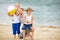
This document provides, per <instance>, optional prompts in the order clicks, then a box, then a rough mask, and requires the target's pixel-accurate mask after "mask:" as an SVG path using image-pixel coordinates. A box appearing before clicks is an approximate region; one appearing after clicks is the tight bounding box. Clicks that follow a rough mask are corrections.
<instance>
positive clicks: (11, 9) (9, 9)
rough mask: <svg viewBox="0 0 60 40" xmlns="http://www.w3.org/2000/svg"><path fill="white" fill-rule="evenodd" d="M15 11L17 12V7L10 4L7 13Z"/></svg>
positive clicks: (10, 13)
mask: <svg viewBox="0 0 60 40" xmlns="http://www.w3.org/2000/svg"><path fill="white" fill-rule="evenodd" d="M15 12H16V8H15V7H14V6H8V8H7V13H8V14H9V15H13V14H15Z"/></svg>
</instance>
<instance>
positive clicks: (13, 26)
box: [12, 24, 16, 38]
mask: <svg viewBox="0 0 60 40" xmlns="http://www.w3.org/2000/svg"><path fill="white" fill-rule="evenodd" d="M12 30H13V35H14V38H16V24H12Z"/></svg>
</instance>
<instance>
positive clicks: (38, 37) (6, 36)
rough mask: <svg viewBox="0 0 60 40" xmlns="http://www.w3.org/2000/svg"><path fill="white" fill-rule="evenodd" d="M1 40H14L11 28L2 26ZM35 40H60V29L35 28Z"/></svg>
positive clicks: (0, 31) (0, 28) (0, 30)
mask: <svg viewBox="0 0 60 40" xmlns="http://www.w3.org/2000/svg"><path fill="white" fill-rule="evenodd" d="M0 40H14V39H13V35H12V27H11V26H9V25H0ZM16 40H22V39H18V38H17V39H16ZM34 40H60V28H58V27H53V26H52V27H50V26H49V27H48V26H47V27H44V26H35V32H34Z"/></svg>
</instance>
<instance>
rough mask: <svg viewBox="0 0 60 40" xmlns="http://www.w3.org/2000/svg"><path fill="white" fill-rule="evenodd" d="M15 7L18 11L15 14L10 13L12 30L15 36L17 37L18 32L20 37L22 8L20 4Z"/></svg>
mask: <svg viewBox="0 0 60 40" xmlns="http://www.w3.org/2000/svg"><path fill="white" fill-rule="evenodd" d="M15 7H16V10H17V11H16V13H15V14H14V15H9V16H10V17H12V30H13V35H14V38H16V34H18V38H19V37H20V24H21V21H20V13H21V10H19V9H20V7H19V4H15Z"/></svg>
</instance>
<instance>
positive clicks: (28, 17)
mask: <svg viewBox="0 0 60 40" xmlns="http://www.w3.org/2000/svg"><path fill="white" fill-rule="evenodd" d="M25 16H26V20H27V21H28V22H29V21H31V20H32V14H31V15H30V16H28V15H27V14H26V15H25ZM24 23H25V24H27V23H26V22H24ZM29 24H31V23H29Z"/></svg>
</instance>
